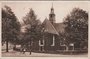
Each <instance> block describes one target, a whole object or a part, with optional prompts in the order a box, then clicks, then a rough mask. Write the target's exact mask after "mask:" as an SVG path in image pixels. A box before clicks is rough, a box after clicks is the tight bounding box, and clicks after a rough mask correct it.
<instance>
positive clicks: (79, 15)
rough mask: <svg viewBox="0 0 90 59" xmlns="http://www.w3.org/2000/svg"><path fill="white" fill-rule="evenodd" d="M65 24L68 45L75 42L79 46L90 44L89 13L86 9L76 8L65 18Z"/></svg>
mask: <svg viewBox="0 0 90 59" xmlns="http://www.w3.org/2000/svg"><path fill="white" fill-rule="evenodd" d="M64 24H65V25H66V28H65V31H66V32H65V37H66V40H65V41H66V44H67V45H69V44H70V43H74V44H75V45H76V46H77V47H85V46H88V13H87V12H86V11H84V10H82V9H79V8H74V9H73V10H72V12H71V13H70V15H68V16H67V17H66V18H65V20H64Z"/></svg>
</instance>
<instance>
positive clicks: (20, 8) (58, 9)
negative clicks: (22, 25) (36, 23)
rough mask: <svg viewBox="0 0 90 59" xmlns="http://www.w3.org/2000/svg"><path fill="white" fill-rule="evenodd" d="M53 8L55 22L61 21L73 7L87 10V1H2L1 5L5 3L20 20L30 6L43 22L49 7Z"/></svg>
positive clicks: (47, 14) (47, 15)
mask: <svg viewBox="0 0 90 59" xmlns="http://www.w3.org/2000/svg"><path fill="white" fill-rule="evenodd" d="M52 3H53V8H54V13H55V15H56V22H57V23H59V22H63V19H64V18H65V17H66V16H67V15H68V14H69V13H70V12H71V11H72V9H73V8H75V7H76V8H80V9H83V10H85V11H88V3H87V2H83V1H78V2H77V1H68V2H66V1H59V2H57V1H41V2H40V1H31V2H30V1H28V2H25V1H23V2H20V1H18V2H16V1H14V2H13V1H12V2H3V3H2V7H3V6H4V5H7V6H9V7H11V9H12V11H13V12H14V13H15V15H16V16H17V18H18V19H19V21H20V22H22V18H23V17H25V15H26V14H27V13H28V12H29V10H30V8H32V9H33V10H34V11H35V14H36V15H37V18H38V19H40V20H41V22H43V21H44V20H45V18H46V17H47V18H49V13H50V9H51V7H52Z"/></svg>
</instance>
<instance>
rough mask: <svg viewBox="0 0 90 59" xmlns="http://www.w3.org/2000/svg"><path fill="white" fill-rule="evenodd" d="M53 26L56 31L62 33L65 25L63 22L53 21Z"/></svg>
mask: <svg viewBox="0 0 90 59" xmlns="http://www.w3.org/2000/svg"><path fill="white" fill-rule="evenodd" d="M53 26H54V27H55V29H56V30H57V32H58V33H64V32H65V27H66V26H65V25H64V24H63V23H54V24H53Z"/></svg>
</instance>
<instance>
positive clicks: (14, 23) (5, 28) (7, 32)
mask: <svg viewBox="0 0 90 59" xmlns="http://www.w3.org/2000/svg"><path fill="white" fill-rule="evenodd" d="M19 32H20V23H19V22H18V20H17V18H16V16H15V14H14V13H13V12H12V9H11V8H10V7H8V6H4V7H3V8H2V41H3V42H5V41H6V40H8V41H9V42H11V43H15V41H16V40H17V36H18V35H19Z"/></svg>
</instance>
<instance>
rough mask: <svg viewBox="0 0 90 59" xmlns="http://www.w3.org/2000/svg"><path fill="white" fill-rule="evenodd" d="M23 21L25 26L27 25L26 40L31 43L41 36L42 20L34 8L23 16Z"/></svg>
mask: <svg viewBox="0 0 90 59" xmlns="http://www.w3.org/2000/svg"><path fill="white" fill-rule="evenodd" d="M23 21H24V26H26V28H25V29H26V32H25V37H26V38H25V41H26V42H28V43H30V45H31V44H32V43H34V42H35V41H37V40H38V39H40V38H41V21H40V20H39V19H37V16H36V14H35V12H34V10H33V9H32V8H31V9H30V11H29V13H27V15H26V16H25V17H24V18H23Z"/></svg>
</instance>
